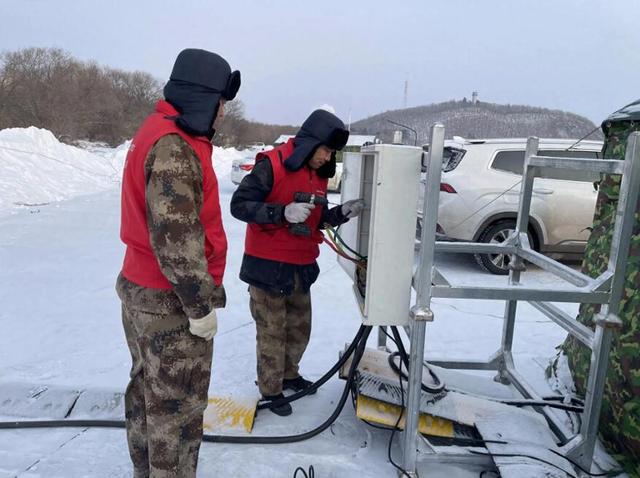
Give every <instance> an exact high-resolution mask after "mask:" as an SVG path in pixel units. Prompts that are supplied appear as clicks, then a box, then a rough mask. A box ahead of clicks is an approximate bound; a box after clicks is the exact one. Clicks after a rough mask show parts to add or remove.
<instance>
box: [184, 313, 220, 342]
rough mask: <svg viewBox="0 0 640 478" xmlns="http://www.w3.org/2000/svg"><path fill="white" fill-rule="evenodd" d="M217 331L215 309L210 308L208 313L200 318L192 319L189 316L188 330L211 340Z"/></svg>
mask: <svg viewBox="0 0 640 478" xmlns="http://www.w3.org/2000/svg"><path fill="white" fill-rule="evenodd" d="M217 331H218V318H217V317H216V309H211V312H209V314H207V315H205V316H204V317H202V318H201V319H192V318H191V317H189V332H191V333H192V334H193V335H197V336H198V337H202V338H203V339H205V340H211V339H212V338H213V336H214V335H216V332H217Z"/></svg>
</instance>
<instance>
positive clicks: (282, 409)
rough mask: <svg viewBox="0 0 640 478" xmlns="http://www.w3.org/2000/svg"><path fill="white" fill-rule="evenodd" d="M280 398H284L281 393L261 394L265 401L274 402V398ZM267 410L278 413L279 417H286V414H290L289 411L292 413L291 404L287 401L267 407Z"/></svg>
mask: <svg viewBox="0 0 640 478" xmlns="http://www.w3.org/2000/svg"><path fill="white" fill-rule="evenodd" d="M281 398H284V395H283V394H282V393H279V394H278V395H263V396H262V399H263V400H265V401H267V402H275V401H276V400H280V399H281ZM269 410H271V411H272V412H273V413H275V414H276V415H280V416H281V417H286V416H288V415H291V413H293V408H291V404H289V403H282V404H280V405H272V406H270V407H269Z"/></svg>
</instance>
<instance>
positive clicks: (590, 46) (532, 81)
mask: <svg viewBox="0 0 640 478" xmlns="http://www.w3.org/2000/svg"><path fill="white" fill-rule="evenodd" d="M0 19H1V21H2V26H1V27H0V50H3V51H6V50H16V49H20V48H24V47H30V46H39V47H59V48H62V49H64V50H66V51H68V52H69V53H71V54H72V55H73V56H75V57H76V58H79V59H82V60H95V61H97V62H98V63H100V64H103V65H108V66H111V67H115V68H121V69H124V70H143V71H147V72H149V73H151V74H152V75H154V76H155V77H157V78H158V79H159V80H161V81H162V82H163V83H164V82H165V81H166V80H167V78H168V76H169V74H170V72H171V67H172V65H173V61H174V60H175V57H176V55H177V54H178V52H179V51H180V50H182V49H183V48H189V47H197V48H204V49H208V50H211V51H215V52H217V53H220V54H221V55H222V56H224V57H225V58H226V59H227V60H228V61H229V63H230V64H231V66H232V68H234V69H239V70H241V72H242V78H243V84H242V88H241V89H240V93H239V95H238V98H239V99H241V100H242V101H243V102H244V104H245V109H246V114H247V117H249V118H252V119H255V120H259V121H263V122H268V123H279V124H285V123H286V124H296V125H297V124H300V123H301V122H302V121H303V120H304V118H305V117H306V116H307V115H308V114H309V113H310V112H311V111H312V110H313V109H314V108H315V107H317V106H319V105H322V104H330V105H332V106H333V107H334V108H335V110H336V112H337V114H338V115H339V116H341V117H342V118H343V119H344V120H345V121H347V120H348V118H349V115H351V118H352V120H353V121H355V120H357V119H361V118H364V117H367V116H370V115H372V114H376V113H380V112H382V111H386V110H390V109H397V108H402V107H403V104H404V83H405V80H408V101H407V105H408V106H420V105H425V104H429V103H437V102H441V101H447V100H450V99H462V98H463V97H465V96H466V97H467V98H470V97H471V93H472V91H478V93H479V98H480V100H484V101H487V102H495V103H511V104H527V105H532V106H541V107H547V108H554V109H562V110H567V111H571V112H574V113H577V114H581V115H584V116H586V117H587V118H589V119H591V120H592V121H594V122H596V123H599V122H601V121H602V120H603V119H604V118H605V117H606V116H607V115H608V114H609V113H611V112H613V111H614V110H616V109H618V108H619V107H621V106H623V105H624V104H627V103H629V102H631V101H633V100H636V99H637V98H640V28H638V21H639V20H640V0H584V1H580V0H530V1H526V0H422V1H420V0H412V1H401V0H395V1H391V0H388V1H381V0H368V1H349V0H322V1H304V0H297V1H296V0H282V1H260V2H258V1H249V0H227V1H225V2H219V1H214V0H208V1H207V0H181V1H175V0H153V1H152V0H0ZM445 126H446V125H445Z"/></svg>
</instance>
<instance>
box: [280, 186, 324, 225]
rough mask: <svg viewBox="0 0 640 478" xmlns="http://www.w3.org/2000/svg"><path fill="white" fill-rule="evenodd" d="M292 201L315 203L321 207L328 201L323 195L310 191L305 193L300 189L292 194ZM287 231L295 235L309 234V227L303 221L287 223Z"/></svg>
mask: <svg viewBox="0 0 640 478" xmlns="http://www.w3.org/2000/svg"><path fill="white" fill-rule="evenodd" d="M293 201H294V202H302V203H308V204H315V205H316V206H322V207H324V206H326V205H327V204H329V201H327V198H326V197H324V196H319V195H317V194H312V193H305V192H301V191H299V192H296V193H294V194H293ZM289 231H290V232H291V234H294V235H296V236H310V235H311V228H310V227H309V226H308V225H307V224H305V223H303V222H301V223H296V224H289Z"/></svg>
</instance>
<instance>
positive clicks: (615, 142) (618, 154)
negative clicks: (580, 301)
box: [563, 100, 640, 476]
mask: <svg viewBox="0 0 640 478" xmlns="http://www.w3.org/2000/svg"><path fill="white" fill-rule="evenodd" d="M602 129H603V132H604V134H605V145H604V150H603V152H604V154H603V157H604V158H605V159H620V160H623V159H624V157H625V151H626V141H627V138H628V137H629V134H630V133H632V132H633V131H640V100H639V101H636V102H635V103H632V104H631V105H628V106H626V107H625V108H623V109H622V110H620V111H618V112H616V113H614V114H613V115H611V116H610V117H609V118H607V120H606V121H605V122H604V123H603V124H602ZM619 193H620V177H619V176H618V177H614V176H608V175H605V176H603V178H602V181H601V182H600V185H599V192H598V199H597V203H596V211H595V216H594V221H593V229H592V231H591V236H590V237H589V241H588V243H587V249H586V252H585V256H584V260H583V263H582V270H583V272H584V273H586V274H588V275H590V276H591V277H596V276H598V275H600V274H601V273H602V272H604V271H605V270H606V268H607V261H608V259H609V251H610V248H611V234H612V232H613V225H614V223H615V213H616V207H617V204H618V196H619ZM639 207H640V202H639V204H638V205H636V213H635V224H634V228H633V237H632V240H631V249H630V251H629V258H628V262H627V270H626V280H625V284H624V294H623V297H622V302H621V303H620V310H619V317H620V319H621V320H622V322H623V327H622V330H621V332H620V334H619V335H617V334H616V335H614V339H613V344H612V349H611V356H610V357H611V361H610V362H609V369H608V374H607V381H606V385H605V395H604V400H603V403H602V415H601V417H600V437H601V438H602V440H603V441H604V442H605V444H606V445H607V448H608V449H609V451H611V452H612V453H613V454H614V455H615V456H616V458H618V459H619V460H620V462H621V463H623V464H624V466H625V468H626V469H627V471H628V472H629V473H630V474H631V475H632V476H640V273H639V272H640V209H639ZM599 309H600V307H599V306H595V305H582V306H581V307H580V312H579V315H578V321H579V322H581V323H583V324H586V325H588V326H590V327H592V328H593V326H594V316H595V314H596V313H597V312H598V311H599ZM563 348H564V351H565V352H566V354H567V356H568V359H569V364H570V367H571V370H572V373H573V377H574V380H575V385H576V388H577V390H578V393H580V394H582V395H584V391H585V387H586V382H587V377H588V373H589V364H590V358H591V356H590V350H589V349H587V348H586V347H584V346H583V345H581V344H580V343H578V341H577V340H575V339H573V338H572V337H571V336H569V338H568V339H567V340H566V341H565V343H564V347H563Z"/></svg>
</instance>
